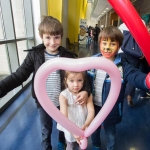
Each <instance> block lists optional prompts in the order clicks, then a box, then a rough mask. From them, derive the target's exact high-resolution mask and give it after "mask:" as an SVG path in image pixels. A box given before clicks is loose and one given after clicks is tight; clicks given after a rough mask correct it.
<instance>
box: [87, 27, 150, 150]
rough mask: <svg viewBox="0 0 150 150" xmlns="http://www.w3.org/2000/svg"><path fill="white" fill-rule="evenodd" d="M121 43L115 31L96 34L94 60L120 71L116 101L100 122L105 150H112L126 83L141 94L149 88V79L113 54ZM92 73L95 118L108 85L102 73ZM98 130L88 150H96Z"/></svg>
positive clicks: (97, 71) (121, 35) (106, 29)
mask: <svg viewBox="0 0 150 150" xmlns="http://www.w3.org/2000/svg"><path fill="white" fill-rule="evenodd" d="M122 41H123V34H122V33H121V31H120V30H119V29H118V28H117V27H114V26H109V27H106V28H105V29H104V30H102V31H101V32H100V34H99V42H100V52H101V54H97V55H95V56H96V57H105V58H107V59H109V60H111V61H113V62H114V63H115V64H116V66H117V67H118V69H119V70H120V74H121V77H122V87H121V91H120V95H119V97H118V100H117V102H116V104H115V106H114V108H113V109H112V111H111V112H110V114H109V115H108V117H107V118H106V119H105V120H104V122H103V126H104V129H105V133H106V136H107V150H115V140H116V124H118V123H120V122H121V119H122V109H123V100H124V93H125V86H126V83H127V82H129V83H130V84H132V85H134V86H135V87H138V88H140V89H143V90H148V89H149V87H150V84H149V77H150V75H149V74H148V75H146V74H144V73H141V72H140V71H139V70H138V69H135V68H133V67H132V66H131V65H130V64H128V63H127V62H125V61H123V60H122V59H121V58H122V55H124V54H123V53H120V54H117V53H118V50H119V48H120V46H121V44H122ZM92 71H93V78H91V79H90V81H93V80H94V81H93V83H94V84H93V83H92V87H93V93H94V95H93V99H94V100H93V101H94V108H95V115H97V114H98V112H99V111H100V109H101V107H102V105H103V104H104V102H105V100H106V99H107V96H108V93H109V90H110V84H111V81H110V78H109V75H108V74H107V73H106V72H104V71H102V70H92ZM100 129H101V126H99V128H98V129H97V130H96V131H95V132H94V133H93V134H92V136H91V139H92V145H93V149H92V150H100V146H101V143H100Z"/></svg>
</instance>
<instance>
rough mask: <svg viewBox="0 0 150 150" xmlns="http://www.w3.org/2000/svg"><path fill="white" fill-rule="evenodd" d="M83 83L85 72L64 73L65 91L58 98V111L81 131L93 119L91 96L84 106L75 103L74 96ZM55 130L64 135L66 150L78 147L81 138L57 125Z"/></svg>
mask: <svg viewBox="0 0 150 150" xmlns="http://www.w3.org/2000/svg"><path fill="white" fill-rule="evenodd" d="M85 82H86V72H70V71H66V73H65V78H64V84H65V86H66V89H65V90H64V91H62V92H61V94H60V96H59V103H60V111H61V112H62V113H63V114H64V115H65V116H66V117H68V118H69V119H70V120H71V121H72V122H74V123H75V124H76V125H77V126H79V127H80V128H82V129H83V130H85V129H86V128H87V127H88V126H89V124H90V123H91V121H92V120H93V118H94V106H93V101H92V95H90V97H89V98H88V100H87V103H86V104H83V105H78V104H76V103H75V100H76V96H77V94H78V93H79V92H80V91H81V90H82V89H83V85H84V84H85ZM57 128H58V129H59V130H61V131H63V132H64V133H65V138H66V142H67V148H66V150H75V149H76V148H77V146H78V144H77V143H79V144H80V140H81V139H82V138H81V137H77V136H75V135H74V136H73V134H71V133H70V132H68V131H67V130H66V129H64V128H63V127H62V126H60V125H59V124H58V125H57ZM76 141H77V142H76Z"/></svg>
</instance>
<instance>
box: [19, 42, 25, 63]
mask: <svg viewBox="0 0 150 150" xmlns="http://www.w3.org/2000/svg"><path fill="white" fill-rule="evenodd" d="M26 42H27V41H19V42H17V47H18V54H19V63H20V65H21V64H22V62H23V60H24V59H25V57H26V56H27V52H24V51H23V50H26V49H27V44H26Z"/></svg>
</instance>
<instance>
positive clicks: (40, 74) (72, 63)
mask: <svg viewBox="0 0 150 150" xmlns="http://www.w3.org/2000/svg"><path fill="white" fill-rule="evenodd" d="M104 64H105V65H104ZM91 68H95V69H101V70H104V71H106V72H107V73H108V74H109V76H110V78H111V87H110V92H109V95H108V98H107V100H106V102H105V104H104V106H103V107H102V109H101V110H100V112H99V113H98V114H97V116H96V117H95V118H94V119H93V121H92V122H91V124H90V125H89V127H88V128H87V129H86V130H85V131H83V130H82V129H81V128H79V127H78V126H76V125H75V124H74V123H73V122H71V121H70V120H69V119H68V118H67V117H66V116H64V115H63V114H62V113H61V112H60V111H59V110H58V109H57V108H56V107H55V106H54V104H53V103H52V101H51V100H50V98H49V97H48V95H47V93H46V86H45V84H46V79H47V77H48V76H49V74H50V73H52V72H53V71H55V70H69V71H76V72H80V71H84V70H89V69H91ZM120 88H121V76H120V72H119V70H118V68H117V67H116V65H115V64H114V63H113V62H111V61H110V60H108V59H106V58H98V57H97V58H95V57H89V58H80V59H71V58H54V59H51V60H49V61H47V62H45V63H44V64H43V65H42V66H41V67H40V68H39V69H38V71H37V73H36V76H35V80H34V89H35V94H36V96H37V99H38V100H39V102H40V104H41V106H42V107H43V108H44V110H45V111H46V112H47V113H48V114H49V115H50V116H51V117H52V118H53V119H54V120H55V121H56V122H58V123H59V124H60V125H62V126H63V127H64V128H66V129H67V130H68V131H69V132H71V133H73V134H75V135H77V136H81V137H83V140H82V141H81V143H82V144H81V145H80V147H81V148H82V149H86V147H87V137H89V136H90V135H91V134H92V133H93V132H94V131H95V130H96V129H97V128H98V127H99V125H100V124H101V123H102V122H103V121H104V119H105V118H106V117H107V115H108V114H109V113H110V111H111V110H112V108H113V106H114V105H115V103H116V100H117V98H118V95H119V93H120Z"/></svg>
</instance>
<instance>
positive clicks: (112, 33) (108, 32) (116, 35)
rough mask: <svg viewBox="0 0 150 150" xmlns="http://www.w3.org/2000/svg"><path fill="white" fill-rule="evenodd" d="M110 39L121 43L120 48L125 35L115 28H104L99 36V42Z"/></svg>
mask: <svg viewBox="0 0 150 150" xmlns="http://www.w3.org/2000/svg"><path fill="white" fill-rule="evenodd" d="M103 38H105V39H107V38H110V39H111V40H115V41H117V42H118V43H119V46H121V45H122V42H123V34H122V32H121V31H120V30H119V29H118V28H117V27H115V26H108V27H106V28H104V29H103V30H102V31H101V32H100V34H99V42H100V41H101V39H103Z"/></svg>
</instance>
